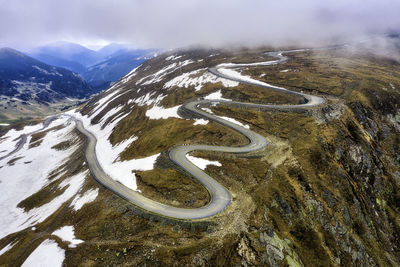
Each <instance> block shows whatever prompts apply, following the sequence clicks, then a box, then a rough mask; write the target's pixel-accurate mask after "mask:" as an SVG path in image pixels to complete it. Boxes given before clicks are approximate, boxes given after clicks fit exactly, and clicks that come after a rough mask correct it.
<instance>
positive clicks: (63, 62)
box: [29, 42, 103, 74]
mask: <svg viewBox="0 0 400 267" xmlns="http://www.w3.org/2000/svg"><path fill="white" fill-rule="evenodd" d="M29 55H31V56H32V57H34V58H36V59H38V60H40V61H42V62H44V63H46V64H49V65H53V66H57V67H62V68H66V69H69V70H71V71H74V72H77V73H80V74H81V73H82V72H83V71H84V70H85V67H87V66H90V65H93V64H95V63H96V62H98V61H100V60H101V59H102V58H103V56H102V55H101V54H99V53H97V52H96V51H93V50H90V49H88V48H86V47H84V46H81V45H79V44H74V43H69V42H57V43H52V44H48V45H45V46H41V47H38V48H36V49H34V50H33V51H30V52H29Z"/></svg>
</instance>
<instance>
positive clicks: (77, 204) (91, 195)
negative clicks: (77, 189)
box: [70, 188, 99, 211]
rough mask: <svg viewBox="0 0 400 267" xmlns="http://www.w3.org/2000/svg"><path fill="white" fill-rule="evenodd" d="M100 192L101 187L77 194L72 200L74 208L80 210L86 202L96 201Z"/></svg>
mask: <svg viewBox="0 0 400 267" xmlns="http://www.w3.org/2000/svg"><path fill="white" fill-rule="evenodd" d="M98 194H99V189H98V188H96V189H90V190H88V191H86V192H85V193H84V194H80V195H77V196H76V197H75V198H74V199H73V200H72V202H71V205H70V206H72V208H73V209H74V210H75V211H78V210H80V209H81V208H82V207H83V206H84V205H85V204H86V203H90V202H92V201H94V200H95V199H96V198H97V196H98Z"/></svg>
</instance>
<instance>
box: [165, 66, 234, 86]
mask: <svg viewBox="0 0 400 267" xmlns="http://www.w3.org/2000/svg"><path fill="white" fill-rule="evenodd" d="M200 72H202V74H201V75H200V76H196V75H198V74H199V73H200ZM219 82H221V83H222V85H223V86H225V87H235V86H238V85H239V83H238V82H235V81H231V80H228V79H224V78H220V77H217V76H215V75H214V74H212V73H210V72H208V71H206V69H198V70H194V71H191V72H186V73H184V74H182V75H180V76H177V77H175V78H173V79H172V80H170V81H168V82H166V83H165V84H164V87H163V88H172V87H174V86H178V87H185V88H188V87H190V86H194V87H195V90H196V91H199V90H200V89H201V88H202V87H203V85H204V84H207V83H219Z"/></svg>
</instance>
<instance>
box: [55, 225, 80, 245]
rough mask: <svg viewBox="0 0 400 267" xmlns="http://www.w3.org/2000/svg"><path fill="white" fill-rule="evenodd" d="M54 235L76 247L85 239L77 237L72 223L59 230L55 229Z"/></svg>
mask: <svg viewBox="0 0 400 267" xmlns="http://www.w3.org/2000/svg"><path fill="white" fill-rule="evenodd" d="M52 235H56V236H58V237H59V238H61V239H62V240H63V241H66V242H69V243H70V244H69V245H68V247H70V248H75V247H76V245H79V244H80V243H83V242H84V241H83V240H80V239H76V238H75V230H74V227H73V226H71V225H68V226H63V227H61V228H60V229H58V230H55V231H54V232H53V233H52Z"/></svg>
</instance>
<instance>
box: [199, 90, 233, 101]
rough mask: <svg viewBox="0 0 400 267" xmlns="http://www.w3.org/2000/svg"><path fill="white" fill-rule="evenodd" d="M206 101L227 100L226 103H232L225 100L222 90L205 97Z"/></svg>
mask: <svg viewBox="0 0 400 267" xmlns="http://www.w3.org/2000/svg"><path fill="white" fill-rule="evenodd" d="M204 99H208V100H225V101H231V100H230V99H227V98H223V97H222V93H221V90H218V91H217V92H214V93H211V94H209V95H207V96H205V97H204Z"/></svg>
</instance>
